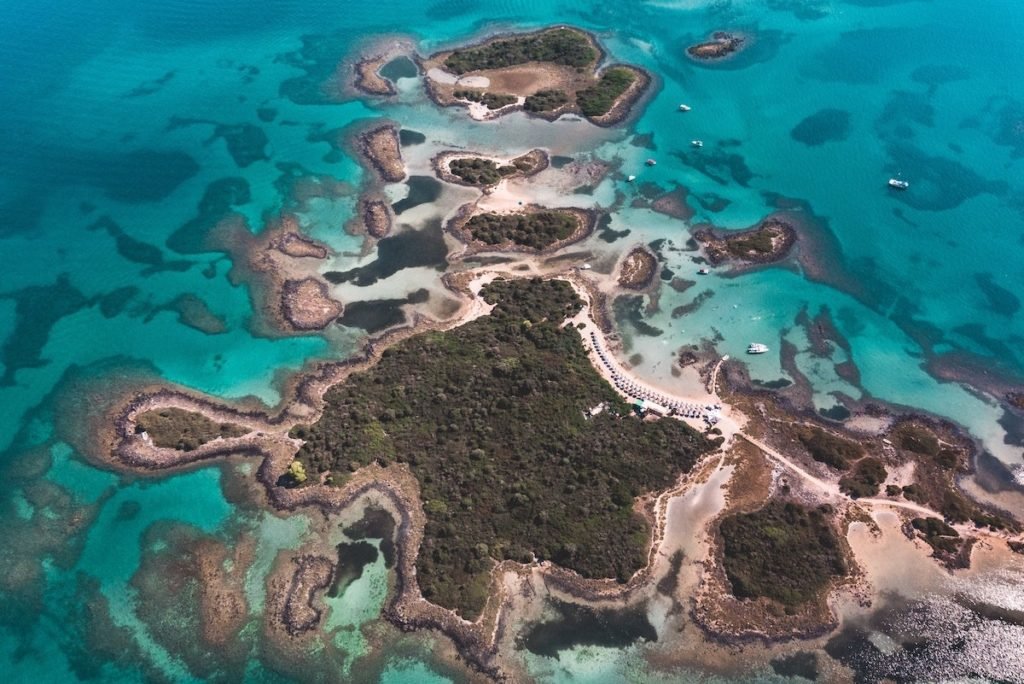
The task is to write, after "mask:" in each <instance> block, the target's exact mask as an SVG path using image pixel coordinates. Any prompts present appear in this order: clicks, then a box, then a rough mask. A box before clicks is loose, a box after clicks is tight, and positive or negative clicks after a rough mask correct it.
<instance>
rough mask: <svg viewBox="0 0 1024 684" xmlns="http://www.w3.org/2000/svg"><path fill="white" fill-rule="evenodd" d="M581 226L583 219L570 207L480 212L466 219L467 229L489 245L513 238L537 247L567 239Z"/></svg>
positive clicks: (477, 238)
mask: <svg viewBox="0 0 1024 684" xmlns="http://www.w3.org/2000/svg"><path fill="white" fill-rule="evenodd" d="M577 227H579V219H578V218H577V217H576V216H575V215H574V214H571V213H569V212H567V211H534V212H522V213H516V214H493V213H487V214H477V215H476V216H474V217H472V218H471V219H469V221H467V222H466V230H467V231H469V233H470V235H472V236H473V239H474V240H479V241H480V242H485V243H487V244H489V245H500V244H501V243H503V242H506V241H510V242H513V243H515V244H517V245H522V246H523V247H532V248H533V249H544V248H545V247H549V246H551V245H553V244H554V243H556V242H558V241H559V240H565V239H566V238H568V237H569V236H570V235H572V234H573V232H575V230H576V228H577Z"/></svg>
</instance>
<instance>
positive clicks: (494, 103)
mask: <svg viewBox="0 0 1024 684" xmlns="http://www.w3.org/2000/svg"><path fill="white" fill-rule="evenodd" d="M452 94H453V95H454V96H455V97H457V98H459V99H461V100H469V101H470V102H479V103H480V104H482V105H484V106H485V107H487V108H488V109H501V108H502V107H507V106H508V105H510V104H515V102H516V100H517V99H518V98H516V96H515V95H506V94H504V93H485V92H483V91H480V90H456V91H455V92H454V93H452Z"/></svg>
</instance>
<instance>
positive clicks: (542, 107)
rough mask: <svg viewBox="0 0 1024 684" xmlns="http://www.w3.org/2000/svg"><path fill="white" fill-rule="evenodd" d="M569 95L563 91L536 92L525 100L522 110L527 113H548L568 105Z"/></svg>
mask: <svg viewBox="0 0 1024 684" xmlns="http://www.w3.org/2000/svg"><path fill="white" fill-rule="evenodd" d="M568 102H569V95H568V94H567V93H566V92H565V91H564V90H556V89H553V88H552V89H547V90H538V91H537V92H535V93H534V94H533V95H530V96H529V97H527V98H526V102H524V103H523V109H525V110H526V111H528V112H550V111H552V110H555V109H558V108H559V107H561V106H563V105H565V104H568Z"/></svg>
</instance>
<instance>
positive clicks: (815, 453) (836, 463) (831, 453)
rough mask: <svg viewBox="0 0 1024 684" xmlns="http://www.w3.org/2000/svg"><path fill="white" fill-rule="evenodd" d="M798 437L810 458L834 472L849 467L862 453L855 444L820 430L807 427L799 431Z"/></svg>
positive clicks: (859, 447)
mask: <svg viewBox="0 0 1024 684" xmlns="http://www.w3.org/2000/svg"><path fill="white" fill-rule="evenodd" d="M798 436H799V438H800V442H801V443H802V444H803V445H804V447H805V448H806V449H807V451H808V453H810V455H811V458H813V459H814V460H815V461H819V462H820V463H824V464H825V465H828V466H832V467H833V468H835V469H836V470H846V469H847V468H849V467H850V461H856V460H857V459H858V458H860V457H861V456H862V455H863V453H864V450H863V449H862V448H861V446H860V445H859V444H857V443H856V442H851V441H850V440H848V439H843V438H842V437H837V436H835V435H833V434H832V433H830V432H826V431H825V430H822V429H821V428H816V427H808V428H806V429H804V430H801V431H800V434H799V435H798Z"/></svg>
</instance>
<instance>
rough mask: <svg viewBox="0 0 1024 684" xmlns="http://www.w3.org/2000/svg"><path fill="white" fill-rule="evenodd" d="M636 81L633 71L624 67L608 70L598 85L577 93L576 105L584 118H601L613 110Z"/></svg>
mask: <svg viewBox="0 0 1024 684" xmlns="http://www.w3.org/2000/svg"><path fill="white" fill-rule="evenodd" d="M634 80H636V76H635V75H634V74H633V72H632V71H630V70H629V69H626V68H623V67H615V68H612V69H608V70H607V71H605V72H604V73H603V74H601V78H600V79H599V80H598V82H597V83H595V84H594V85H592V86H590V87H589V88H584V89H583V90H578V91H576V104H578V105H579V107H580V111H581V112H583V115H584V116H591V117H593V116H601V115H602V114H607V113H608V112H609V110H611V108H612V105H614V104H615V101H616V100H617V99H619V96H620V95H622V94H623V93H624V92H626V89H627V88H629V86H630V85H631V84H632V83H633V81H634Z"/></svg>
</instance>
